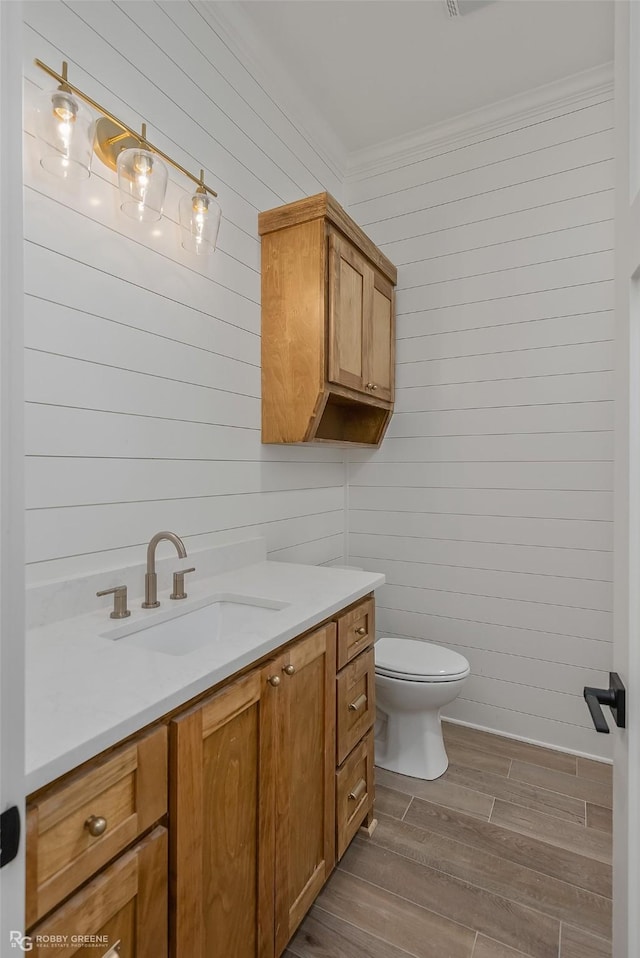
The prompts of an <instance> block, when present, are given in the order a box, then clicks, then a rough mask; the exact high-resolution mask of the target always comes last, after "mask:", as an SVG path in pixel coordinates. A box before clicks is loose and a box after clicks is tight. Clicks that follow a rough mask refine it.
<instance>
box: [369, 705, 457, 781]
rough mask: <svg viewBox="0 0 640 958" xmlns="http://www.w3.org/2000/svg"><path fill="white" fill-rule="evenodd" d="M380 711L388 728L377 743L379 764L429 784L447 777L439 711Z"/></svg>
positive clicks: (383, 730) (376, 759)
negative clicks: (443, 776) (426, 781)
mask: <svg viewBox="0 0 640 958" xmlns="http://www.w3.org/2000/svg"><path fill="white" fill-rule="evenodd" d="M381 711H382V712H383V714H384V715H385V717H386V728H385V729H381V732H382V734H381V735H380V737H379V738H376V741H375V747H376V753H375V761H376V765H378V766H379V767H380V768H385V769H387V770H388V771H390V772H398V773H399V774H400V775H409V776H411V777H412V778H424V779H427V780H428V781H431V780H433V779H434V778H440V776H441V775H444V773H445V772H446V770H447V768H448V765H449V759H448V757H447V753H446V751H445V747H444V742H443V740H442V727H441V722H440V709H432V710H431V711H426V712H425V711H423V712H402V713H396V714H395V715H394V714H390V713H384V710H383V709H381Z"/></svg>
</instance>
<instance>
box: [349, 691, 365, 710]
mask: <svg viewBox="0 0 640 958" xmlns="http://www.w3.org/2000/svg"><path fill="white" fill-rule="evenodd" d="M366 704H367V696H366V695H365V694H364V692H363V693H362V694H361V695H359V696H358V698H357V699H356V700H355V702H350V703H349V711H350V712H359V711H360V709H361V708H362V706H363V705H366Z"/></svg>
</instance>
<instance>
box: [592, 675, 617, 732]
mask: <svg viewBox="0 0 640 958" xmlns="http://www.w3.org/2000/svg"><path fill="white" fill-rule="evenodd" d="M584 697H585V699H586V701H587V705H588V706H589V711H590V712H591V718H592V719H593V724H594V725H595V727H596V732H603V733H604V734H605V735H608V734H609V726H608V725H607V723H606V721H605V717H604V713H603V711H602V708H601V707H600V706H601V705H608V706H609V708H610V709H611V714H612V715H613V717H614V719H615V722H616V725H617V726H618V728H626V724H625V723H626V718H627V716H626V689H625V687H624V685H623V684H622V679H621V678H620V676H619V675H618V673H617V672H609V688H608V689H592V688H590V687H589V686H588V685H585V687H584Z"/></svg>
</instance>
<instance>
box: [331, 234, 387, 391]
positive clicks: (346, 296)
mask: <svg viewBox="0 0 640 958" xmlns="http://www.w3.org/2000/svg"><path fill="white" fill-rule="evenodd" d="M394 341H395V318H394V293H393V286H392V285H391V283H390V282H389V281H388V280H386V279H385V278H384V277H383V276H382V275H381V274H380V273H378V271H377V270H375V269H374V268H373V266H372V265H371V263H369V261H368V260H367V259H365V257H364V256H362V254H361V253H359V252H358V251H357V250H356V249H355V247H354V246H352V244H351V243H350V242H349V241H348V240H346V239H345V238H344V237H342V236H340V235H339V234H338V233H334V232H331V233H330V234H329V351H328V357H329V360H328V362H329V369H328V378H329V380H330V382H333V383H336V384H337V385H340V386H346V387H347V388H349V389H355V390H357V391H358V392H361V393H364V394H365V395H367V396H371V397H373V398H375V399H384V400H388V401H392V400H393V381H394V362H395V355H394Z"/></svg>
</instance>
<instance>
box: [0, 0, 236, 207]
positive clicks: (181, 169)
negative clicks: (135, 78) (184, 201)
mask: <svg viewBox="0 0 640 958" xmlns="http://www.w3.org/2000/svg"><path fill="white" fill-rule="evenodd" d="M0 2H1V0H0ZM34 63H35V65H36V66H37V67H40V69H41V70H44V72H45V73H48V74H49V76H50V77H52V78H53V79H54V80H57V81H58V83H63V84H64V85H65V88H66V89H68V90H71V92H72V93H75V95H76V96H78V97H80V99H81V100H84V102H85V103H88V104H89V106H90V107H92V108H93V109H94V110H97V112H98V113H102V115H103V116H106V118H107V119H108V120H110V121H111V122H112V123H115V124H116V126H119V127H120V128H121V129H122V130H123V131H124V132H125V133H128V134H129V136H132V137H134V138H135V140H137V142H138V143H140V144H142V143H143V139H142V137H141V136H140V134H139V133H136V131H135V130H133V129H132V128H131V127H130V126H127V124H126V123H123V122H122V120H119V119H118V117H117V116H114V114H113V113H111V112H110V111H109V110H107V109H105V107H103V106H101V105H100V103H98V102H97V100H94V99H93V98H92V97H90V96H89V95H88V94H87V93H83V92H82V90H80V89H79V88H78V87H77V86H74V84H73V83H70V82H69V80H68V78H67V76H66V74H67V64H66V62H65V63H63V64H62V73H56V71H55V70H53V69H52V68H51V67H49V66H47V64H46V63H43V62H42V60H38V59H37V58H36V59H35V60H34ZM144 147H145V149H147V150H150V151H151V152H152V153H156V154H157V155H158V156H160V157H162V159H163V160H165V161H166V162H167V163H169V164H170V165H171V166H173V167H174V169H176V170H178V171H179V172H180V173H182V174H183V176H186V177H187V178H188V179H190V180H191V181H192V182H193V183H196V184H197V185H198V186H199V187H200V188H201V189H203V190H204V191H205V192H207V193H209V194H210V195H211V196H217V195H218V194H217V193H216V191H215V190H212V189H211V188H210V187H209V186H206V184H205V183H204V181H203V179H202V175H200V177H197V176H194V175H193V173H190V172H189V170H185V168H184V166H181V165H180V164H179V163H176V161H175V160H172V159H171V157H170V156H167V154H166V153H164V152H163V151H162V150H159V149H158V147H157V146H154V145H153V143H149V141H148V140H144ZM201 174H202V171H201Z"/></svg>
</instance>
